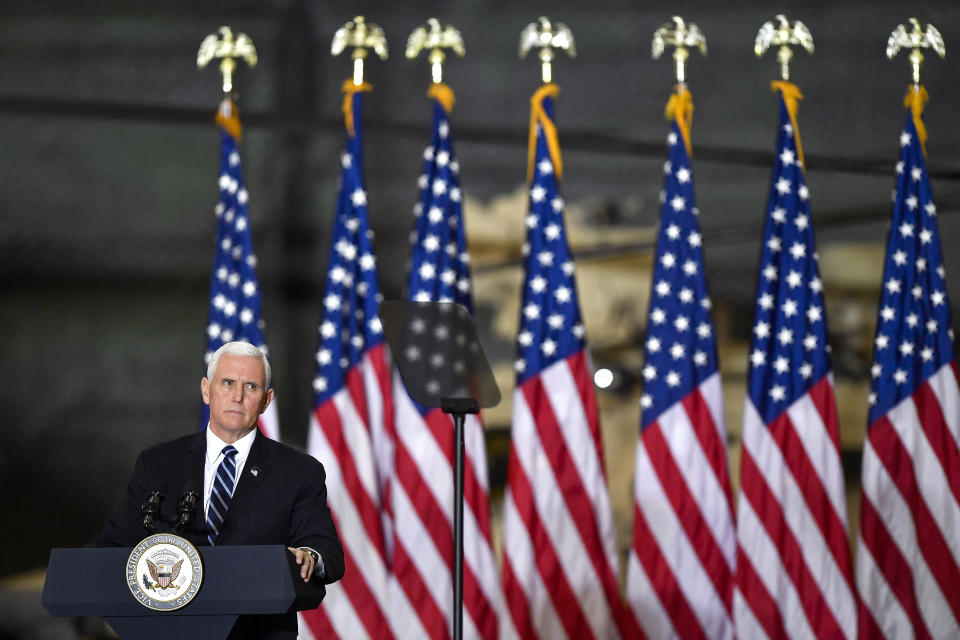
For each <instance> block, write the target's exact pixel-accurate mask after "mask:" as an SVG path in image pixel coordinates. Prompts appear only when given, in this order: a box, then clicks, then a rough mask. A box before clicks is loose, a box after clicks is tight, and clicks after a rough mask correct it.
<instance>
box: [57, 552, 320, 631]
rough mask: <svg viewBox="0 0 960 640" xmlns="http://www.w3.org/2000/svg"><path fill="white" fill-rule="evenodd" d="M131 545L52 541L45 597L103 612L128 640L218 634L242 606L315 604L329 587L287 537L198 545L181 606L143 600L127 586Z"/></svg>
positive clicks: (71, 612)
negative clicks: (195, 581) (307, 571)
mask: <svg viewBox="0 0 960 640" xmlns="http://www.w3.org/2000/svg"><path fill="white" fill-rule="evenodd" d="M130 551H131V549H130V548H123V547H113V548H97V549H94V548H86V549H53V550H51V551H50V564H49V565H48V567H47V579H46V582H45V583H44V585H43V595H42V597H41V601H42V602H43V606H44V607H45V608H46V609H47V611H49V612H50V615H52V616H57V617H61V616H62V617H79V616H100V617H103V618H105V619H106V621H107V623H108V624H109V625H110V626H111V627H113V630H114V631H116V632H117V634H118V635H119V636H120V637H121V638H124V639H125V640H127V639H130V640H134V639H135V640H170V639H171V638H178V639H183V640H193V639H196V640H221V639H222V638H226V637H227V635H228V634H229V633H230V630H231V629H232V628H233V625H234V623H236V621H237V616H239V615H245V614H281V613H288V612H290V611H304V610H307V609H316V608H317V607H318V606H320V601H321V600H323V596H324V595H325V594H326V588H325V587H324V586H323V584H321V582H320V581H319V580H311V581H310V582H304V581H303V580H302V579H301V578H300V566H299V565H297V563H296V560H295V559H294V557H293V554H291V553H290V552H289V551H287V548H286V547H284V546H282V545H257V546H223V547H198V551H199V552H200V557H201V558H202V559H203V583H202V584H201V585H200V590H199V591H198V592H197V595H196V597H195V598H194V599H193V600H192V601H191V602H190V603H189V604H187V605H186V606H185V607H183V608H182V609H177V610H176V611H153V610H151V609H148V608H146V607H144V606H143V605H141V604H140V603H139V602H138V601H137V600H136V599H135V598H134V597H133V594H132V593H130V588H129V587H128V586H127V580H126V566H127V558H128V557H129V556H130Z"/></svg>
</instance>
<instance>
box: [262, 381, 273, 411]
mask: <svg viewBox="0 0 960 640" xmlns="http://www.w3.org/2000/svg"><path fill="white" fill-rule="evenodd" d="M272 400H273V387H271V388H269V389H267V392H266V393H265V394H263V403H261V405H260V413H263V412H264V411H266V410H267V407H268V406H270V402H271V401H272Z"/></svg>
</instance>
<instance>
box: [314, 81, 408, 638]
mask: <svg viewBox="0 0 960 640" xmlns="http://www.w3.org/2000/svg"><path fill="white" fill-rule="evenodd" d="M369 89H370V86H369V85H366V84H364V85H360V86H359V87H358V86H355V85H354V84H353V82H352V81H351V80H348V81H347V82H346V83H344V92H345V94H346V100H345V103H344V106H345V116H346V120H347V141H346V149H345V151H344V152H343V154H342V155H341V156H340V161H341V165H342V168H343V169H342V173H341V178H340V180H341V181H340V191H339V195H338V198H337V211H336V215H335V217H334V221H333V231H332V234H331V248H330V254H329V258H328V262H327V278H326V287H325V291H324V295H323V311H322V314H321V319H320V326H319V329H318V333H319V339H318V343H319V345H318V347H317V352H316V364H317V369H316V377H314V379H313V390H314V409H313V413H312V414H311V416H310V428H309V432H308V435H307V450H308V451H309V452H310V454H311V455H312V456H314V457H315V458H317V459H318V460H320V461H321V462H322V463H323V464H324V466H325V468H326V472H327V499H328V501H329V504H330V510H331V512H332V513H333V517H334V520H335V521H336V524H337V531H338V533H339V535H340V541H341V543H342V544H343V553H344V559H345V561H346V564H347V567H348V569H347V572H346V574H345V575H344V577H343V579H342V580H340V582H338V583H337V584H336V585H333V586H331V587H329V588H328V590H327V596H326V598H325V599H324V601H323V604H322V605H321V607H320V608H319V609H317V610H314V611H310V612H305V613H303V614H301V625H300V633H301V637H307V638H333V637H339V638H365V637H371V638H392V637H393V636H392V634H391V626H390V624H389V615H388V613H389V607H388V593H389V572H388V568H389V556H388V549H389V547H388V544H387V543H388V539H389V538H388V532H386V531H385V530H384V529H385V525H386V524H387V523H388V522H389V521H388V520H386V519H385V518H384V517H383V509H384V507H385V505H386V498H385V495H384V494H385V492H386V489H387V479H388V478H389V459H390V457H391V456H390V452H389V446H388V442H389V435H388V433H387V430H388V429H389V428H390V425H391V424H392V421H393V409H392V401H391V397H390V372H389V367H388V363H387V359H386V355H385V353H384V350H385V348H386V347H385V343H384V340H383V329H382V327H381V324H380V319H379V317H378V315H377V310H378V307H379V304H380V299H381V296H380V293H379V289H378V286H377V261H376V258H375V256H374V251H373V233H372V232H371V230H370V222H369V220H368V218H367V193H366V191H365V190H364V184H363V142H362V138H363V135H362V133H363V131H362V123H361V115H362V112H361V107H362V96H363V92H364V91H367V90H369Z"/></svg>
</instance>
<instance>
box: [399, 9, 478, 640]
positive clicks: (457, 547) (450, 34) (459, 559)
mask: <svg viewBox="0 0 960 640" xmlns="http://www.w3.org/2000/svg"><path fill="white" fill-rule="evenodd" d="M428 49H429V51H430V53H429V55H428V58H427V59H428V60H429V61H430V74H431V78H432V80H433V87H434V88H443V91H444V92H448V95H449V96H451V99H450V104H451V106H452V102H453V101H452V95H453V92H452V91H450V90H449V88H447V87H445V85H443V84H442V82H443V61H444V59H445V58H446V54H445V53H444V49H450V50H452V51H453V52H454V53H456V54H457V55H458V56H460V57H461V58H462V57H463V55H464V53H465V52H466V51H465V49H464V46H463V37H462V36H461V35H460V32H459V31H458V30H457V29H456V28H455V27H453V25H449V24H448V25H446V26H445V27H441V26H440V21H439V20H437V19H436V18H429V19H428V20H427V25H426V26H420V27H417V28H416V29H414V30H413V32H412V33H411V34H410V37H409V38H407V50H406V56H407V58H409V59H410V60H413V59H414V58H416V57H417V56H418V55H420V52H421V51H424V50H428ZM433 93H434V91H433V89H431V94H433ZM445 108H449V107H445ZM441 409H442V411H443V412H444V413H446V414H448V415H450V416H451V417H452V418H453V446H454V457H453V478H454V488H453V640H461V638H463V467H464V464H463V447H464V437H463V429H464V423H465V422H466V417H467V414H468V413H469V414H477V413H479V412H480V405H479V404H478V403H477V401H476V400H474V399H473V398H443V400H442V404H441Z"/></svg>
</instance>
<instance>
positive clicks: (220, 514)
mask: <svg viewBox="0 0 960 640" xmlns="http://www.w3.org/2000/svg"><path fill="white" fill-rule="evenodd" d="M221 453H222V454H223V461H222V462H221V463H220V466H219V467H218V468H217V475H215V476H214V477H213V488H212V489H211V490H210V506H209V508H208V509H207V540H208V541H209V542H210V545H211V546H212V545H213V544H214V541H215V540H216V539H217V536H218V535H220V528H221V527H222V526H223V519H224V518H225V517H226V515H227V509H228V508H229V507H230V498H232V497H233V488H234V486H235V485H236V478H237V462H236V460H235V459H234V458H236V456H237V450H236V448H234V447H233V446H232V445H227V446H225V447H224V448H223V451H221Z"/></svg>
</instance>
